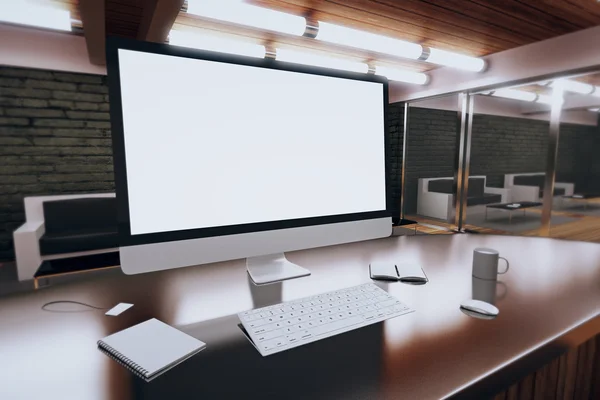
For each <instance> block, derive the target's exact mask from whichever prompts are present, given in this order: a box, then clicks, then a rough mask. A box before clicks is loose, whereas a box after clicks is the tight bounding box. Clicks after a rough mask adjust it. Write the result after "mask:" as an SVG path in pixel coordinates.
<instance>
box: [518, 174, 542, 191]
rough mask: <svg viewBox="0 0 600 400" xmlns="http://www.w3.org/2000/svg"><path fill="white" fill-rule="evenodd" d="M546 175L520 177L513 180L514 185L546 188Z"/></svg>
mask: <svg viewBox="0 0 600 400" xmlns="http://www.w3.org/2000/svg"><path fill="white" fill-rule="evenodd" d="M545 179H546V176H545V175H519V176H515V177H514V179H513V184H514V185H521V186H537V187H540V188H542V187H544V180H545Z"/></svg>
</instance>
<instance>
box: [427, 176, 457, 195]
mask: <svg viewBox="0 0 600 400" xmlns="http://www.w3.org/2000/svg"><path fill="white" fill-rule="evenodd" d="M427 190H429V191H430V192H436V193H448V194H452V193H454V179H433V180H430V181H429V186H427Z"/></svg>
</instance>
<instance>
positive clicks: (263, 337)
mask: <svg viewBox="0 0 600 400" xmlns="http://www.w3.org/2000/svg"><path fill="white" fill-rule="evenodd" d="M281 335H283V329H278V330H276V331H271V332H265V333H263V334H260V335H258V336H256V339H257V340H258V341H259V342H262V341H264V340H269V339H273V338H276V337H279V336H281Z"/></svg>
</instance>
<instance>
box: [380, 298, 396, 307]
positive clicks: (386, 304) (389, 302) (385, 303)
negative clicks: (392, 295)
mask: <svg viewBox="0 0 600 400" xmlns="http://www.w3.org/2000/svg"><path fill="white" fill-rule="evenodd" d="M399 303H400V301H398V300H397V299H390V300H386V301H382V302H380V303H377V304H379V306H380V307H389V306H392V305H394V304H399Z"/></svg>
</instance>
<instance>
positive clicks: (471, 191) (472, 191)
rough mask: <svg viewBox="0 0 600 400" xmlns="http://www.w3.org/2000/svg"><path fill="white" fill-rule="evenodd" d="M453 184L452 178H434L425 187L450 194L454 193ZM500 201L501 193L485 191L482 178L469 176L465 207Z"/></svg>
mask: <svg viewBox="0 0 600 400" xmlns="http://www.w3.org/2000/svg"><path fill="white" fill-rule="evenodd" d="M453 185H454V180H453V179H434V180H430V181H429V186H428V187H427V189H428V190H429V191H430V192H437V193H447V194H452V193H454V190H453V189H454V188H453ZM501 201H502V195H501V194H496V193H485V179H484V178H469V186H468V189H467V207H469V206H478V205H485V204H493V203H500V202H501Z"/></svg>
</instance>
